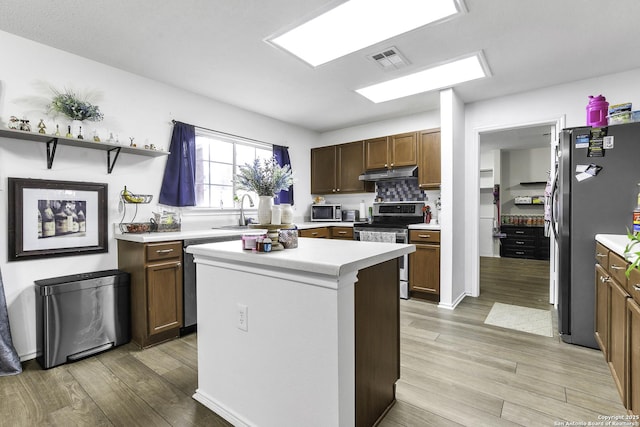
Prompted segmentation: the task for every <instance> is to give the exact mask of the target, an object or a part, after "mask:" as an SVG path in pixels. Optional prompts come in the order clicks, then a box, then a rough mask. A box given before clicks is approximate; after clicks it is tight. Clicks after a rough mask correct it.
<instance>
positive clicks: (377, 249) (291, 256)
mask: <svg viewBox="0 0 640 427" xmlns="http://www.w3.org/2000/svg"><path fill="white" fill-rule="evenodd" d="M415 250H416V247H415V245H407V244H397V243H378V242H360V241H355V240H331V239H312V238H304V237H301V238H299V239H298V247H297V248H295V249H285V250H283V251H274V252H268V253H259V252H252V251H248V250H243V249H242V244H241V243H240V242H238V241H231V242H221V243H207V244H202V245H192V246H189V247H188V248H187V252H189V253H192V254H194V255H195V258H196V262H197V260H198V257H205V258H209V259H217V260H222V261H225V262H228V263H235V264H247V265H255V266H260V267H264V268H269V269H273V268H275V269H288V270H296V271H301V272H309V273H318V274H323V275H329V276H336V277H337V276H340V275H342V274H344V273H348V272H352V271H358V270H361V269H364V268H367V267H370V266H372V265H376V264H379V263H381V262H384V261H388V260H390V259H394V258H398V257H400V256H402V255H405V254H409V253H411V252H415Z"/></svg>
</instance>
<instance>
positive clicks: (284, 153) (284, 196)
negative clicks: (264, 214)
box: [273, 145, 293, 205]
mask: <svg viewBox="0 0 640 427" xmlns="http://www.w3.org/2000/svg"><path fill="white" fill-rule="evenodd" d="M273 156H274V157H275V158H276V162H278V165H280V166H284V165H289V167H291V159H290V158H289V147H283V146H281V145H274V146H273ZM292 170H293V169H292ZM275 203H276V204H280V203H291V204H292V205H293V185H292V186H290V187H289V191H285V190H282V191H281V192H280V193H279V194H278V197H276V200H275Z"/></svg>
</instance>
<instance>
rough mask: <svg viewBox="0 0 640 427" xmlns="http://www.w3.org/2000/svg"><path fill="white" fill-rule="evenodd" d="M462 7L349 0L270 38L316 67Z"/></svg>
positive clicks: (442, 2)
mask: <svg viewBox="0 0 640 427" xmlns="http://www.w3.org/2000/svg"><path fill="white" fill-rule="evenodd" d="M462 11H463V7H462V3H461V2H460V0H430V1H427V0H350V1H347V2H345V3H342V4H341V5H339V6H337V7H335V8H333V9H331V10H329V11H328V12H326V13H324V14H322V15H320V16H318V17H316V18H314V19H312V20H310V21H307V22H306V23H304V24H302V25H300V26H298V27H296V28H294V29H292V30H291V31H288V32H286V33H284V34H282V35H280V36H277V37H274V38H272V39H271V40H270V42H271V43H273V44H275V45H277V46H279V47H281V48H283V49H285V50H287V51H289V52H291V53H292V54H294V55H295V56H297V57H299V58H300V59H302V60H303V61H305V62H307V63H309V64H310V65H312V66H314V67H316V66H318V65H321V64H324V63H326V62H329V61H332V60H334V59H336V58H339V57H341V56H344V55H347V54H349V53H352V52H355V51H357V50H360V49H363V48H365V47H367V46H371V45H373V44H376V43H379V42H381V41H383V40H387V39H389V38H391V37H394V36H397V35H399V34H403V33H406V32H407V31H411V30H413V29H415V28H419V27H422V26H424V25H427V24H430V23H432V22H435V21H439V20H442V19H445V18H448V17H451V16H453V15H455V14H457V13H461V12H462Z"/></svg>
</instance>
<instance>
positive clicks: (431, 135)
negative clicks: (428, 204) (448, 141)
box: [418, 129, 442, 188]
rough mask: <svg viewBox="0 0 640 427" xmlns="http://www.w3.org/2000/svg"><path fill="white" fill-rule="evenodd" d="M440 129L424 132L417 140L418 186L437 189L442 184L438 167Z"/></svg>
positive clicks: (439, 167)
mask: <svg viewBox="0 0 640 427" xmlns="http://www.w3.org/2000/svg"><path fill="white" fill-rule="evenodd" d="M440 156H441V154H440V129H431V130H424V131H422V132H420V136H419V139H418V185H419V186H420V188H439V187H440V183H441V182H442V178H441V166H440Z"/></svg>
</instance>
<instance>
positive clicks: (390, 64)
mask: <svg viewBox="0 0 640 427" xmlns="http://www.w3.org/2000/svg"><path fill="white" fill-rule="evenodd" d="M368 58H369V59H371V60H372V61H375V62H376V63H377V64H378V65H379V66H380V67H382V69H383V70H397V69H399V68H403V67H406V66H407V65H409V61H407V59H406V58H405V57H404V56H403V55H402V54H401V53H400V51H399V50H398V49H397V48H395V47H390V48H387V49H385V50H383V51H382V52H379V53H374V54H373V55H369V56H368Z"/></svg>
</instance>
